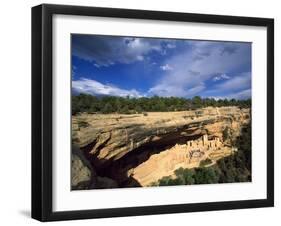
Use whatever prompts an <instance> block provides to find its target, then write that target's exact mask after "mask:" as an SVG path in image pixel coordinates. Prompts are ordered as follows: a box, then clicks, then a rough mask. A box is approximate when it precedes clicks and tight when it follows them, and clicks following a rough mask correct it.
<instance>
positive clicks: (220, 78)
mask: <svg viewBox="0 0 281 226" xmlns="http://www.w3.org/2000/svg"><path fill="white" fill-rule="evenodd" d="M224 79H230V77H229V76H228V75H226V74H221V75H218V76H215V77H214V78H213V81H220V80H224Z"/></svg>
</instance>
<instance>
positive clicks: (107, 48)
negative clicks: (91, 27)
mask: <svg viewBox="0 0 281 226" xmlns="http://www.w3.org/2000/svg"><path fill="white" fill-rule="evenodd" d="M161 42H163V40H162V39H147V38H128V37H111V36H99V35H97V36H93V35H74V36H73V37H72V54H73V55H74V56H77V57H79V58H81V59H84V60H87V61H90V62H93V63H94V65H95V66H96V67H102V66H110V65H113V64H115V63H123V64H129V63H132V62H136V61H142V60H144V59H145V56H147V55H148V54H149V53H151V52H153V51H156V52H159V53H162V51H163V48H162V46H161Z"/></svg>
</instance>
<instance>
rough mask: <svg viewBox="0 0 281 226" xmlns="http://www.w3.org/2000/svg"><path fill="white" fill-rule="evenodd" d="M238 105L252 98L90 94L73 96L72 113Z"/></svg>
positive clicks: (242, 106) (176, 109)
mask: <svg viewBox="0 0 281 226" xmlns="http://www.w3.org/2000/svg"><path fill="white" fill-rule="evenodd" d="M222 106H238V107H240V108H249V107H251V99H247V100H236V99H231V100H229V99H219V100H216V99H214V98H201V97H199V96H195V97H193V98H191V99H187V98H180V97H158V96H153V97H149V98H148V97H141V98H130V97H116V96H104V97H96V96H92V95H88V94H79V95H73V96H72V114H73V115H75V114H77V113H79V112H87V113H103V114H109V113H120V114H135V113H143V112H168V111H186V110H195V109H198V108H202V107H222Z"/></svg>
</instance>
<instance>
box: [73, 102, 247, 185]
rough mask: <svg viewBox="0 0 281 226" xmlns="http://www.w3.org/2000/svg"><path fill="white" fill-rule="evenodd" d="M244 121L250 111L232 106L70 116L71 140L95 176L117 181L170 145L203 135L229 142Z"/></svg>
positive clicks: (186, 142)
mask: <svg viewBox="0 0 281 226" xmlns="http://www.w3.org/2000/svg"><path fill="white" fill-rule="evenodd" d="M249 121H250V110H249V109H240V108H238V107H221V108H214V107H208V108H203V109H200V110H193V111H181V112H148V113H144V114H132V115H125V114H124V115H123V114H80V115H76V116H73V118H72V139H73V143H74V144H75V145H77V146H78V147H79V148H80V150H81V151H82V152H83V154H84V155H85V156H86V157H87V159H88V160H89V161H90V162H91V164H92V166H93V168H94V169H95V170H96V171H97V173H98V174H99V173H100V174H102V176H110V177H111V178H114V179H116V180H117V181H119V182H120V181H121V183H122V180H123V179H124V177H125V176H126V177H129V176H130V173H128V172H130V169H134V168H136V167H137V166H138V165H140V164H142V163H144V162H145V161H147V160H148V159H149V157H150V156H151V155H152V154H155V153H159V152H161V151H163V150H167V148H172V147H173V146H175V145H176V144H185V145H190V144H191V143H189V142H188V141H190V142H192V140H196V139H198V138H200V137H203V135H208V137H209V139H210V140H212V139H218V140H220V141H222V142H223V143H224V145H228V144H229V145H230V143H231V141H232V140H233V139H235V137H237V136H238V135H239V134H240V131H241V128H242V127H243V125H245V124H247V123H249ZM122 178H123V179H122ZM140 186H141V184H140Z"/></svg>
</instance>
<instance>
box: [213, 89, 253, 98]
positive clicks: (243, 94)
mask: <svg viewBox="0 0 281 226" xmlns="http://www.w3.org/2000/svg"><path fill="white" fill-rule="evenodd" d="M251 95H252V90H251V89H245V90H242V91H239V92H236V93H231V94H228V95H226V96H209V98H214V99H216V100H218V99H229V100H230V99H239V100H243V99H249V98H251Z"/></svg>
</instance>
